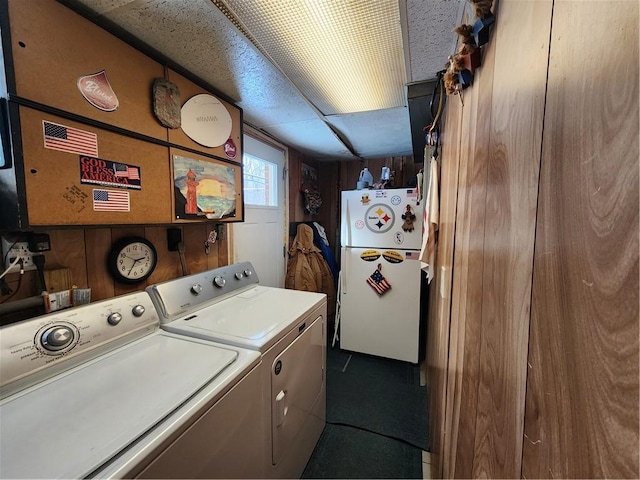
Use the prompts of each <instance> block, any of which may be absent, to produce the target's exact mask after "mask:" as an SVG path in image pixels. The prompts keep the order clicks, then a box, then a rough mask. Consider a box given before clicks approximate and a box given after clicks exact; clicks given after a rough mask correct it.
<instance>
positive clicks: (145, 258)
mask: <svg viewBox="0 0 640 480" xmlns="http://www.w3.org/2000/svg"><path fill="white" fill-rule="evenodd" d="M156 263H157V254H156V249H155V247H154V246H153V244H152V243H151V242H149V241H148V240H146V239H144V238H126V239H123V240H121V241H119V242H117V243H116V244H115V245H114V247H113V249H112V250H111V253H110V254H109V270H110V271H111V273H112V274H113V276H114V277H115V279H116V280H118V281H120V282H124V283H137V282H141V281H143V280H146V279H147V278H148V277H149V276H150V275H151V274H152V273H153V270H154V269H155V267H156Z"/></svg>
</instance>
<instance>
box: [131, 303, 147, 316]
mask: <svg viewBox="0 0 640 480" xmlns="http://www.w3.org/2000/svg"><path fill="white" fill-rule="evenodd" d="M144 310H145V308H144V305H136V306H135V307H133V309H132V310H131V313H133V315H134V316H135V317H141V316H142V315H143V314H144Z"/></svg>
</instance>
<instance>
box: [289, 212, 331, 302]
mask: <svg viewBox="0 0 640 480" xmlns="http://www.w3.org/2000/svg"><path fill="white" fill-rule="evenodd" d="M296 232H297V233H296V238H295V239H294V240H293V244H292V245H291V248H290V249H289V262H288V263H287V277H286V279H285V287H286V288H290V289H293V290H304V291H307V292H318V293H325V294H326V295H327V310H328V311H329V312H331V311H333V305H334V304H335V301H336V289H335V286H334V283H333V275H332V273H331V270H330V269H329V266H328V265H327V262H326V261H325V259H324V257H323V256H322V252H321V250H320V249H319V248H318V247H317V246H316V245H315V244H314V243H313V228H311V227H310V226H309V225H305V224H304V223H301V224H300V225H298V229H297V231H296Z"/></svg>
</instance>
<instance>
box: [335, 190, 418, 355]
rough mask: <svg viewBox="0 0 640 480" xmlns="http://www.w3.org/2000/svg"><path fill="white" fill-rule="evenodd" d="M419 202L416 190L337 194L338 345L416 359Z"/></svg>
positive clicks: (355, 191)
mask: <svg viewBox="0 0 640 480" xmlns="http://www.w3.org/2000/svg"><path fill="white" fill-rule="evenodd" d="M422 204H423V202H422V201H421V202H418V190H417V189H415V188H402V189H390V190H352V191H344V192H342V207H341V209H342V212H341V213H342V215H341V222H340V244H341V247H342V248H341V259H340V263H341V273H340V317H339V318H340V320H339V322H340V348H342V349H345V350H351V351H355V352H362V353H367V354H371V355H377V356H380V357H386V358H393V359H397V360H404V361H407V362H412V363H417V362H418V351H419V331H420V281H421V280H420V279H421V275H420V261H419V260H418V256H419V253H420V246H421V240H422V207H423V205H422ZM412 217H413V222H411V219H412ZM411 223H412V225H411ZM411 227H413V228H411ZM376 272H378V273H376ZM381 278H383V279H384V280H382V281H380V279H381Z"/></svg>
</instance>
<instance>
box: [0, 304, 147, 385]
mask: <svg viewBox="0 0 640 480" xmlns="http://www.w3.org/2000/svg"><path fill="white" fill-rule="evenodd" d="M158 326H159V317H158V314H157V312H156V309H155V308H154V306H153V302H152V301H151V298H150V297H149V294H147V293H146V292H137V293H133V294H129V295H123V296H120V297H114V298H111V299H108V300H103V301H100V302H95V303H90V304H88V305H82V306H79V307H74V308H70V309H67V310H60V311H57V312H55V313H51V314H49V315H44V316H41V317H37V318H33V319H31V320H25V321H22V322H17V323H14V324H10V325H6V326H4V327H2V328H0V348H1V350H0V386H5V385H6V384H9V383H12V382H14V381H16V380H18V379H21V378H24V377H26V376H28V375H31V374H33V373H35V372H38V371H42V370H45V369H47V368H49V367H51V366H53V365H54V364H55V365H56V366H57V365H59V364H61V363H64V362H66V361H67V360H68V359H71V358H72V357H74V358H75V357H77V356H79V355H84V357H83V360H84V359H90V358H92V357H91V353H92V351H94V350H101V352H102V353H104V351H105V348H107V347H106V345H107V344H110V343H111V342H113V341H115V340H118V339H123V341H124V340H131V339H134V338H137V337H139V336H143V335H146V334H147V333H150V332H151V331H153V330H155V329H157V328H158ZM98 347H103V348H98ZM96 354H97V353H96Z"/></svg>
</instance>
